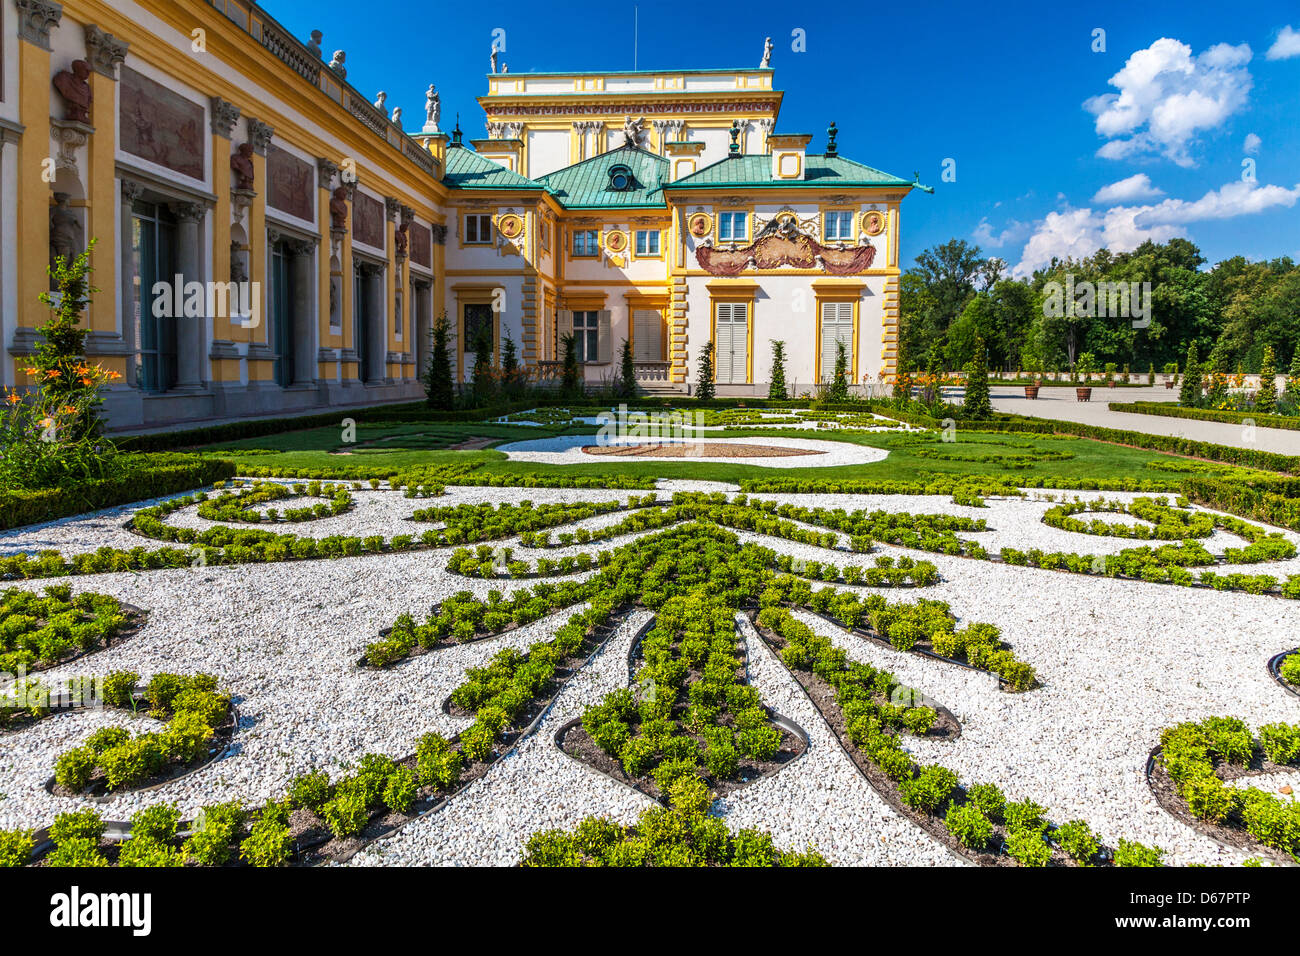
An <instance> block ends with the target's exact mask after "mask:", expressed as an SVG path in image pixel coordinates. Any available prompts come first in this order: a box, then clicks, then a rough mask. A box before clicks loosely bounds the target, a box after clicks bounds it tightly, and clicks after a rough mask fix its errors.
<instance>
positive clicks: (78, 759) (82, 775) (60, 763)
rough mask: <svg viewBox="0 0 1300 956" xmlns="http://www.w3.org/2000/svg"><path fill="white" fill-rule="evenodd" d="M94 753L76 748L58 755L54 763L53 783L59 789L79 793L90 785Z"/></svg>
mask: <svg viewBox="0 0 1300 956" xmlns="http://www.w3.org/2000/svg"><path fill="white" fill-rule="evenodd" d="M95 760H96V754H95V751H94V750H92V749H91V748H90V747H77V748H75V749H73V750H69V751H67V752H66V753H63V754H60V755H59V758H58V760H56V761H55V762H54V781H55V783H57V784H58V785H59V786H61V787H65V788H66V789H68V790H70V791H72V792H73V793H80V792H81V791H82V790H84V789H86V785H87V784H88V783H90V777H91V774H93V773H94V772H95Z"/></svg>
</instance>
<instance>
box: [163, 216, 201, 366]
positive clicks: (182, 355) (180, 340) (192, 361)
mask: <svg viewBox="0 0 1300 956" xmlns="http://www.w3.org/2000/svg"><path fill="white" fill-rule="evenodd" d="M168 208H169V209H170V210H171V212H172V215H174V216H175V217H176V271H177V272H178V273H180V275H181V276H182V279H183V281H184V282H185V284H186V285H188V284H189V283H191V282H202V281H203V267H202V263H203V216H204V212H205V209H204V207H203V204H202V203H198V202H174V203H169V204H168ZM182 293H184V290H182ZM206 298H207V297H206V296H204V299H205V301H206ZM173 321H174V322H175V323H176V387H177V389H188V390H194V389H199V388H202V387H203V364H204V362H205V360H206V359H207V316H206V315H199V316H190V315H180V316H177V317H176V318H175V319H174V320H173Z"/></svg>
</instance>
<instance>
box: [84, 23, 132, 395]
mask: <svg viewBox="0 0 1300 956" xmlns="http://www.w3.org/2000/svg"><path fill="white" fill-rule="evenodd" d="M85 32H86V61H87V62H88V63H89V64H90V68H91V74H90V90H91V94H92V95H93V96H94V102H93V103H92V104H91V114H90V125H92V126H93V127H95V132H94V133H93V134H92V135H91V136H90V144H89V152H88V154H87V160H86V170H87V180H86V234H87V235H88V236H93V237H94V238H95V239H96V240H97V241H96V243H95V251H94V253H93V254H92V257H91V266H92V267H93V268H94V269H95V274H97V275H111V274H112V272H113V267H114V263H115V262H116V261H117V235H118V230H117V215H118V203H117V199H118V191H117V177H116V172H115V164H116V157H117V117H116V116H115V115H114V114H115V110H116V105H115V104H116V102H117V95H116V94H117V90H116V85H117V70H118V67H119V66H120V65H121V63H122V61H123V60H125V59H126V51H127V44H126V43H125V42H124V41H122V40H119V39H117V38H116V37H114V36H113V35H112V34H111V33H105V32H104V31H103V30H101V29H100V28H99V27H97V26H95V25H94V24H87V25H86V28H85ZM92 284H93V285H97V286H99V291H98V292H96V293H95V294H94V295H93V296H92V297H91V299H90V328H91V329H92V330H93V332H97V333H99V334H100V335H101V336H107V337H109V338H114V339H116V338H120V336H121V334H122V329H121V328H120V327H119V325H118V321H117V307H116V303H115V302H114V295H113V285H112V283H111V282H108V281H106V280H102V279H101V280H100V281H99V282H94V283H92ZM115 350H116V349H115ZM101 364H103V365H104V366H105V367H106V368H110V369H112V370H113V371H115V372H117V373H118V374H119V375H123V374H125V372H126V361H125V359H124V358H123V357H121V356H120V355H119V356H114V357H112V358H108V359H107V360H105V361H103V362H101Z"/></svg>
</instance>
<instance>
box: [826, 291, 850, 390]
mask: <svg viewBox="0 0 1300 956" xmlns="http://www.w3.org/2000/svg"><path fill="white" fill-rule="evenodd" d="M836 342H843V343H844V349H845V352H846V353H847V356H848V360H849V380H850V381H852V380H853V368H854V356H853V303H852V302H823V303H822V314H821V365H822V368H821V380H822V381H823V382H829V381H831V380H832V379H833V378H834V377H835V357H836V354H837V351H838V350H837V349H836V347H835V343H836Z"/></svg>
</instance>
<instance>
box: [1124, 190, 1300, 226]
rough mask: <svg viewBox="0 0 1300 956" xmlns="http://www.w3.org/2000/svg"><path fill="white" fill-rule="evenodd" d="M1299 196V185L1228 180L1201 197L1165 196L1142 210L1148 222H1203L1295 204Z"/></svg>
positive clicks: (1145, 220)
mask: <svg viewBox="0 0 1300 956" xmlns="http://www.w3.org/2000/svg"><path fill="white" fill-rule="evenodd" d="M1297 199H1300V184H1297V185H1296V187H1295V188H1294V189H1287V188H1286V187H1285V186H1261V185H1259V184H1258V183H1247V182H1235V183H1228V184H1227V185H1226V186H1223V187H1222V188H1220V189H1212V190H1210V191H1209V192H1208V193H1206V194H1205V195H1204V196H1202V197H1201V198H1200V199H1196V200H1192V201H1191V202H1188V201H1187V200H1185V199H1166V200H1165V201H1164V202H1161V203H1157V204H1156V205H1154V206H1147V207H1144V209H1143V210H1142V212H1141V219H1142V220H1143V221H1144V222H1148V223H1183V222H1203V221H1205V220H1207V219H1232V218H1233V217H1235V216H1249V215H1252V214H1254V213H1258V212H1263V211H1264V210H1266V209H1272V208H1273V207H1274V206H1287V207H1290V206H1294V205H1295V204H1296V200H1297Z"/></svg>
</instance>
